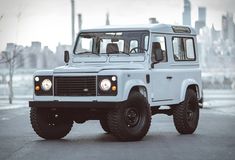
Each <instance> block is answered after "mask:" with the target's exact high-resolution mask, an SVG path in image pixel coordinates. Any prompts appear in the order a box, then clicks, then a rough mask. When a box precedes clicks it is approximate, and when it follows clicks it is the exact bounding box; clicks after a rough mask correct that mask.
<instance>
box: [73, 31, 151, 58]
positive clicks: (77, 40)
mask: <svg viewBox="0 0 235 160" xmlns="http://www.w3.org/2000/svg"><path fill="white" fill-rule="evenodd" d="M115 32H116V33H118V32H146V33H147V34H146V36H148V43H147V44H146V47H147V48H146V51H144V52H143V53H140V54H145V53H147V52H148V51H149V44H150V31H149V30H146V29H143V30H109V31H92V32H88V31H85V32H83V31H81V32H79V34H78V36H77V38H76V41H75V44H74V47H73V54H74V55H80V54H79V53H76V48H77V45H78V42H79V38H80V35H81V34H84V33H115ZM143 40H144V39H143ZM144 45H145V44H144ZM144 49H145V48H144ZM137 53H138V52H137ZM92 54H96V53H92ZM117 54H123V53H117ZM117 54H116V55H117ZM132 54H133V53H130V54H129V55H132ZM96 55H107V56H109V54H107V53H98V54H96Z"/></svg>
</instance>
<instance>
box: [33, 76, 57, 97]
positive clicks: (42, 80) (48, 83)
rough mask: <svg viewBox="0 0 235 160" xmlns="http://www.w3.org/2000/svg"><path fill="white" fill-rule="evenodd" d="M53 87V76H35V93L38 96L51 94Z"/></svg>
mask: <svg viewBox="0 0 235 160" xmlns="http://www.w3.org/2000/svg"><path fill="white" fill-rule="evenodd" d="M52 88H53V81H52V76H35V77H34V93H35V95H37V96H51V95H52V94H53V92H52Z"/></svg>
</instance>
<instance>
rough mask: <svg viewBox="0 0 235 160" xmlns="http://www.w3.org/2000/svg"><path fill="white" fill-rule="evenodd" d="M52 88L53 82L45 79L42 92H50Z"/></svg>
mask: <svg viewBox="0 0 235 160" xmlns="http://www.w3.org/2000/svg"><path fill="white" fill-rule="evenodd" d="M51 86H52V83H51V80H49V79H44V80H43V81H42V90H44V91H48V90H50V89H51Z"/></svg>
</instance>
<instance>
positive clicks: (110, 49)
mask: <svg viewBox="0 0 235 160" xmlns="http://www.w3.org/2000/svg"><path fill="white" fill-rule="evenodd" d="M106 53H109V54H112V53H119V48H118V45H117V43H108V44H107V47H106Z"/></svg>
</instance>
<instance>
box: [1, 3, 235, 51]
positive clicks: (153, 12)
mask: <svg viewBox="0 0 235 160" xmlns="http://www.w3.org/2000/svg"><path fill="white" fill-rule="evenodd" d="M0 2H1V6H0V17H1V18H0V41H1V44H0V50H3V49H5V46H6V43H7V42H14V43H17V44H22V45H30V43H31V41H40V42H42V44H43V45H44V46H49V47H50V48H52V49H53V50H55V47H56V46H57V45H58V43H59V42H61V44H70V43H71V17H70V16H71V11H70V10H71V7H70V0H60V1H49V2H48V1H43V0H42V1H40V2H39V1H29V0H21V1H20V0H15V1H14V2H15V3H14V5H12V3H11V1H6V0H0ZM91 2H92V1H91V0H87V1H84V0H75V10H76V14H78V13H81V14H82V16H83V17H82V18H83V28H90V27H95V26H101V25H105V21H106V14H107V12H108V13H109V16H110V17H109V18H110V24H111V25H112V24H114V25H121V24H141V23H148V19H149V18H150V17H156V19H157V20H158V21H159V22H160V23H172V24H182V13H183V10H184V8H183V0H180V1H177V2H175V1H173V0H170V1H169V2H167V3H164V2H160V1H159V2H156V1H152V0H146V1H140V0H133V1H125V3H124V1H123V0H121V1H119V2H112V3H108V1H106V0H100V1H99V2H100V3H97V4H94V5H92V6H91V5H89V3H91ZM96 2H97V1H96ZM190 2H191V8H192V13H191V15H192V20H191V25H192V26H193V27H194V22H195V21H196V20H197V19H198V16H197V15H198V11H197V10H198V7H200V6H203V7H206V9H207V17H206V19H207V22H206V23H207V26H208V27H211V26H212V23H213V24H214V26H215V28H216V29H217V30H218V29H221V17H222V15H223V14H226V11H230V12H231V11H233V12H232V13H233V14H234V10H235V9H234V7H235V5H233V4H234V3H235V2H233V1H232V0H225V1H224V2H219V1H218V0H215V1H208V0H207V1H202V0H198V1H195V0H191V1H190ZM212 2H213V3H212ZM122 5H123V6H122ZM154 5H156V9H155V8H154ZM128 6H131V7H128ZM166 7H167V8H168V9H166ZM218 7H220V8H219V9H218ZM118 8H121V9H122V12H121V13H120V11H119V9H118ZM140 10H143V11H145V14H143V13H141V14H139V11H140ZM168 10H171V12H168ZM118 11H119V12H118ZM161 13H163V14H161ZM172 13H174V14H173V15H174V16H170V15H171V14H172ZM76 18H77V17H76ZM213 19H214V20H213ZM77 26H78V25H77V19H76V20H75V28H76V33H77V31H78V29H77V28H78V27H77Z"/></svg>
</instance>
